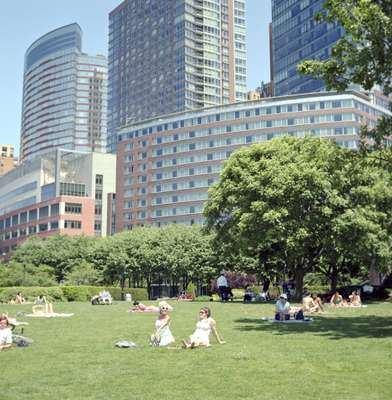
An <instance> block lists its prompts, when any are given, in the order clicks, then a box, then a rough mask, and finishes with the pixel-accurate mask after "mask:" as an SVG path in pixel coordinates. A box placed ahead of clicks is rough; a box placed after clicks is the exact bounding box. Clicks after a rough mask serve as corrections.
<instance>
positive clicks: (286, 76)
mask: <svg viewBox="0 0 392 400" xmlns="http://www.w3.org/2000/svg"><path fill="white" fill-rule="evenodd" d="M323 3H324V0H290V1H287V0H272V46H271V47H272V54H271V67H272V77H271V80H272V81H273V82H274V95H275V96H282V95H287V94H295V93H310V92H319V91H323V90H325V83H324V81H322V80H315V79H313V78H311V77H310V76H304V75H300V74H298V73H297V69H296V68H297V64H299V63H300V62H302V61H304V60H309V59H318V60H326V59H328V58H329V57H330V55H331V48H332V46H333V45H334V44H335V43H336V42H337V41H338V40H339V39H340V38H341V37H342V36H343V34H344V30H343V28H342V27H341V26H339V25H338V24H337V23H327V22H321V23H320V22H316V21H315V19H314V18H315V16H316V15H317V14H318V13H319V12H320V11H322V9H323V8H322V6H323Z"/></svg>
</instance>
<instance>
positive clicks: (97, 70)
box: [20, 24, 107, 161]
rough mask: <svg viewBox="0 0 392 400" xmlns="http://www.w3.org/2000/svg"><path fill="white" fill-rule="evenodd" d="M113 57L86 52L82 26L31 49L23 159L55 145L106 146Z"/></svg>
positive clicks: (86, 148) (66, 28)
mask: <svg viewBox="0 0 392 400" xmlns="http://www.w3.org/2000/svg"><path fill="white" fill-rule="evenodd" d="M106 102H107V60H106V58H105V57H104V56H100V55H98V56H89V55H87V54H85V53H82V31H81V29H80V27H79V25H78V24H70V25H66V26H63V27H61V28H58V29H55V30H54V31H51V32H49V33H47V34H46V35H44V36H42V37H40V38H39V39H38V40H36V41H35V42H34V43H33V44H32V45H31V46H30V47H29V48H28V50H27V52H26V55H25V66H24V84H23V107H22V128H21V140H20V160H21V161H25V160H28V159H32V158H34V157H35V156H37V155H42V154H44V153H46V152H48V151H50V150H52V149H55V148H63V149H69V150H78V151H97V152H103V151H105V149H106V109H107V107H106Z"/></svg>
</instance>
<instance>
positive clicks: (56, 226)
mask: <svg viewBox="0 0 392 400" xmlns="http://www.w3.org/2000/svg"><path fill="white" fill-rule="evenodd" d="M50 229H51V230H52V231H53V230H55V229H59V221H52V222H51V223H50Z"/></svg>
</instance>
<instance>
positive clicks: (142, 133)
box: [116, 91, 391, 232]
mask: <svg viewBox="0 0 392 400" xmlns="http://www.w3.org/2000/svg"><path fill="white" fill-rule="evenodd" d="M386 100H387V98H385V97H383V96H382V94H380V93H376V92H374V93H371V94H369V95H366V94H364V93H360V92H356V91H348V92H346V93H342V94H337V93H335V92H324V93H313V94H308V95H295V96H294V95H292V96H285V97H275V98H274V97H272V98H265V99H260V100H256V101H246V102H242V103H237V104H228V105H223V106H216V107H210V108H207V109H202V110H195V111H185V112H182V113H175V114H171V115H167V116H161V117H159V118H152V119H148V120H145V121H141V122H139V123H137V124H133V125H130V126H129V127H125V128H124V129H123V130H121V131H120V132H119V137H118V142H119V144H118V148H117V184H116V231H118V232H119V231H122V230H126V229H132V228H133V227H134V226H139V225H156V226H161V225H163V224H167V223H184V224H192V223H202V222H203V215H202V212H203V208H204V204H205V202H206V200H207V198H208V193H207V191H208V188H209V186H211V185H212V184H213V183H214V182H216V181H217V180H218V179H219V173H220V172H221V170H222V165H223V162H224V161H225V160H227V159H228V158H229V157H230V155H231V154H232V153H233V152H234V151H236V150H237V149H239V148H241V147H243V146H249V145H251V144H253V143H258V142H263V141H266V140H270V139H272V138H275V137H279V136H283V135H290V136H294V137H304V136H305V135H311V136H314V137H325V138H329V139H331V140H335V141H336V142H337V143H338V144H339V145H341V146H344V147H348V148H351V149H355V148H357V146H358V140H359V131H360V127H361V124H362V123H367V124H368V126H369V127H374V126H375V124H376V122H377V119H378V118H379V117H380V116H382V115H385V114H387V115H391V113H390V111H388V109H387V108H386V104H387V102H386Z"/></svg>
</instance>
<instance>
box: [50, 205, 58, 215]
mask: <svg viewBox="0 0 392 400" xmlns="http://www.w3.org/2000/svg"><path fill="white" fill-rule="evenodd" d="M59 213H60V207H59V204H58V203H56V204H52V205H51V206H50V216H51V217H57V215H59Z"/></svg>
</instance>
